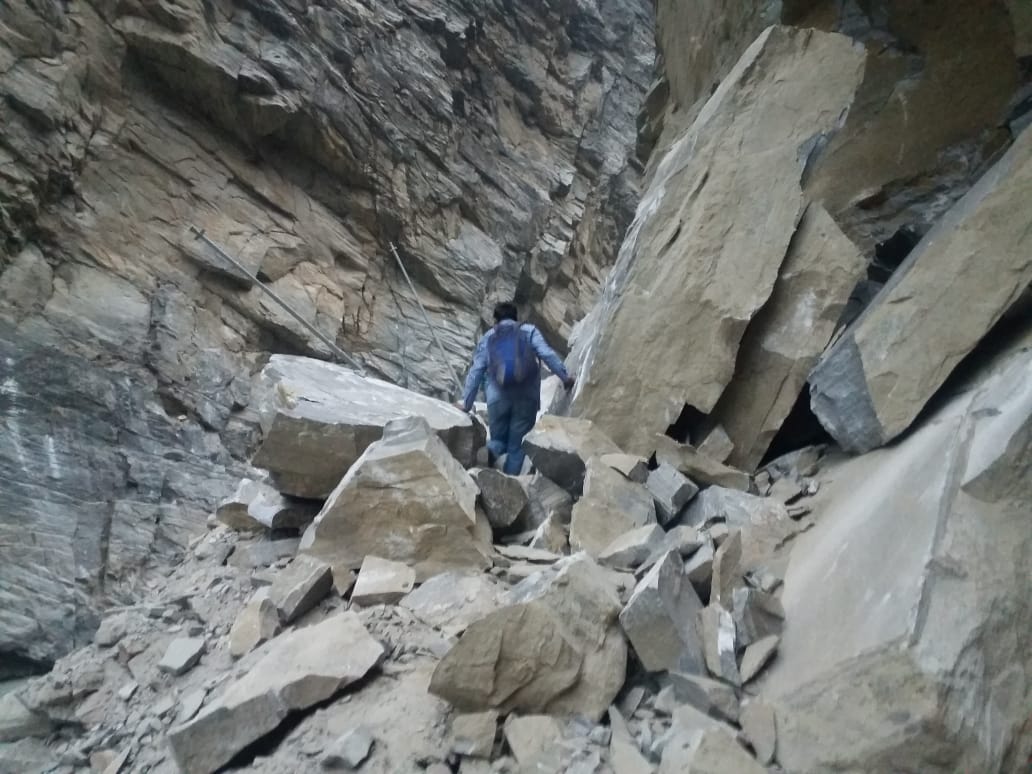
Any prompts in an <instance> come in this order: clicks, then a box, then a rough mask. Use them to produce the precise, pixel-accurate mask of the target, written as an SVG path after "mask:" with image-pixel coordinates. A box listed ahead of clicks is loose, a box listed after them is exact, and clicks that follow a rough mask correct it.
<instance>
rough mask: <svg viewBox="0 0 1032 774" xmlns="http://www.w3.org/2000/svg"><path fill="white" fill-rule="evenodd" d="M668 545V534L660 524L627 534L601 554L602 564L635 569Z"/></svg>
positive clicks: (640, 528)
mask: <svg viewBox="0 0 1032 774" xmlns="http://www.w3.org/2000/svg"><path fill="white" fill-rule="evenodd" d="M664 545H666V533H665V532H664V531H663V528H662V527H660V526H659V525H658V524H649V525H648V526H645V527H639V528H638V529H634V530H631V531H630V532H626V533H624V534H623V535H621V536H620V537H618V538H617V539H616V540H614V541H613V542H612V543H610V544H609V545H608V546H606V547H605V549H604V550H603V551H602V552H601V553H600V554H599V557H598V560H599V562H600V563H602V564H604V565H607V566H609V567H616V568H634V567H637V566H638V565H640V564H643V563H644V562H645V561H646V560H647V559H648V558H649V557H650V556H652V555H653V554H654V553H656V552H657V551H659V550H660V549H661V548H662V547H663V546H664Z"/></svg>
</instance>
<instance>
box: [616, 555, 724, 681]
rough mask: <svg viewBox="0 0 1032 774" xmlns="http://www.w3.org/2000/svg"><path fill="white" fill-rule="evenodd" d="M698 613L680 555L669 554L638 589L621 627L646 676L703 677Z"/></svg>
mask: <svg viewBox="0 0 1032 774" xmlns="http://www.w3.org/2000/svg"><path fill="white" fill-rule="evenodd" d="M700 610H702V602H700V601H699V597H698V596H697V595H696V593H695V590H694V589H693V588H692V584H691V583H690V582H689V580H688V579H687V578H686V577H685V575H684V564H683V563H682V561H681V556H680V554H678V553H677V552H676V551H670V552H669V553H668V554H667V555H666V556H665V557H664V558H663V559H662V560H660V562H659V563H657V564H656V566H655V567H653V568H652V569H651V570H650V571H649V573H648V574H647V575H646V576H645V577H644V578H642V579H641V581H640V582H639V583H638V585H637V586H636V587H635V589H634V593H633V594H632V595H631V598H630V600H629V601H628V602H627V605H626V606H625V607H624V609H623V610H622V611H621V613H620V625H621V626H622V627H623V630H624V632H625V633H626V635H627V638H628V639H629V640H630V642H631V645H632V646H633V647H634V652H635V653H636V654H637V655H638V659H639V660H640V661H641V663H642V666H644V667H645V669H646V670H648V671H650V672H658V671H661V670H677V671H682V672H689V673H696V674H699V673H704V672H705V669H706V666H705V659H704V656H703V652H702V640H701V638H700V636H699V632H698V629H697V615H698V613H699V611H700Z"/></svg>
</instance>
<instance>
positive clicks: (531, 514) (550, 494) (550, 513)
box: [514, 473, 573, 532]
mask: <svg viewBox="0 0 1032 774" xmlns="http://www.w3.org/2000/svg"><path fill="white" fill-rule="evenodd" d="M521 481H522V482H523V485H524V488H525V489H526V490H527V508H526V510H524V511H523V513H521V514H520V517H519V518H518V519H517V520H516V525H515V527H514V529H515V531H517V532H519V531H526V532H529V531H531V530H536V529H538V528H539V527H540V526H541V525H542V524H545V523H546V522H551V523H552V524H554V525H556V526H564V527H566V526H569V524H570V514H571V513H572V512H573V497H572V496H571V495H570V493H569V492H567V491H566V490H565V489H563V488H562V487H561V486H559V485H558V484H556V483H555V482H554V481H551V480H549V479H547V478H545V477H544V476H543V475H541V474H540V473H536V474H535V475H534V476H532V477H531V478H530V479H527V478H523V479H521Z"/></svg>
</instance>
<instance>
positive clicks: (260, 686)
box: [168, 612, 383, 774]
mask: <svg viewBox="0 0 1032 774" xmlns="http://www.w3.org/2000/svg"><path fill="white" fill-rule="evenodd" d="M256 655H257V654H256ZM382 656H383V647H382V646H381V645H380V644H379V643H378V642H377V641H376V640H374V639H373V638H372V637H370V636H369V633H368V632H367V631H366V629H365V627H364V626H363V625H362V623H361V621H359V619H358V616H357V615H355V614H354V613H351V612H344V613H339V614H337V615H334V616H332V617H330V618H327V619H326V620H325V621H322V622H321V623H318V624H315V625H313V626H310V627H307V628H305V629H301V630H297V631H293V632H290V633H287V634H284V635H281V636H280V637H279V638H277V639H276V640H275V641H274V642H273V643H272V645H271V646H270V647H269V648H268V650H267V651H266V652H265V654H264V655H263V656H262V657H261V658H260V659H259V660H258V661H256V662H255V663H254V664H253V665H251V668H250V671H248V672H247V674H245V675H244V676H243V677H241V678H240V679H239V680H237V681H236V682H235V683H233V684H232V685H231V686H230V687H229V688H228V689H226V691H225V692H224V693H223V694H222V695H221V696H220V697H218V698H217V699H216V700H215V701H213V702H211V703H210V704H209V705H208V706H207V707H205V708H204V709H203V710H202V711H201V713H200V714H199V715H197V716H196V717H195V718H194V719H193V720H191V721H189V722H188V723H185V724H182V725H179V726H176V727H174V728H172V729H171V730H170V731H169V733H168V741H169V746H170V748H171V750H172V755H173V757H174V758H175V761H176V764H177V765H178V766H179V768H180V770H181V771H183V772H184V774H210V773H211V772H213V771H216V770H217V769H219V768H220V767H222V766H224V765H225V764H226V763H228V762H229V761H230V760H232V759H233V757H234V756H235V755H236V754H237V753H238V752H239V751H240V750H242V749H244V748H245V747H246V746H248V745H249V744H251V743H253V742H255V741H257V740H259V739H261V738H262V737H263V736H265V735H266V734H268V733H269V732H270V731H273V730H274V729H275V728H276V727H277V726H279V724H280V723H281V722H283V720H284V719H285V718H286V717H287V715H288V714H290V713H291V712H296V711H298V710H303V709H306V708H308V707H311V706H312V705H314V704H317V703H319V702H321V701H324V700H325V699H328V698H330V697H331V696H333V695H335V694H336V693H337V692H339V691H340V690H342V689H343V688H345V687H347V686H348V685H350V684H351V683H353V682H355V681H356V680H359V679H361V678H362V677H364V676H365V675H366V673H367V672H368V671H369V670H370V669H372V668H373V667H374V666H375V665H376V664H378V663H379V661H380V659H381V658H382Z"/></svg>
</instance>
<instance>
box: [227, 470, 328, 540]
mask: <svg viewBox="0 0 1032 774" xmlns="http://www.w3.org/2000/svg"><path fill="white" fill-rule="evenodd" d="M321 505H322V504H321V503H320V502H318V501H314V500H303V499H301V498H297V497H290V496H288V495H283V494H280V492H279V491H277V490H276V489H274V488H273V487H271V486H269V485H268V484H266V483H265V482H263V481H255V480H254V479H250V478H245V479H243V480H242V481H241V482H240V483H239V484H238V485H237V489H236V491H235V492H234V493H233V494H232V495H231V496H230V497H228V498H226V499H225V500H223V501H222V502H221V503H220V504H219V507H218V508H217V509H216V510H215V517H216V518H217V519H218V520H219V521H220V522H222V523H223V524H225V525H226V526H227V527H232V528H233V529H238V530H251V531H261V530H269V529H303V528H304V527H307V526H308V525H309V524H310V523H311V522H312V519H314V518H315V515H316V514H317V513H318V512H319V508H320V507H321Z"/></svg>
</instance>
